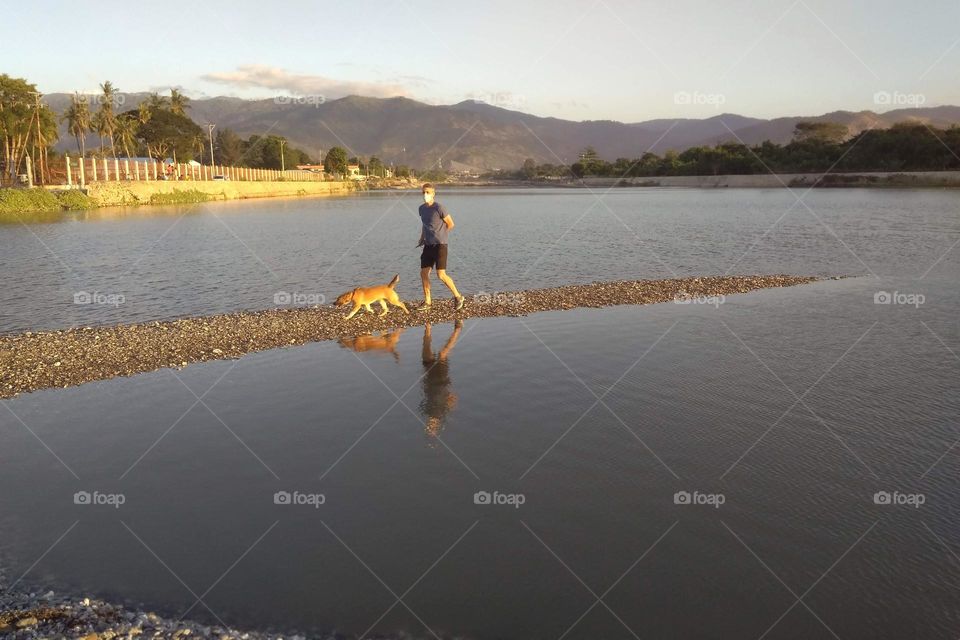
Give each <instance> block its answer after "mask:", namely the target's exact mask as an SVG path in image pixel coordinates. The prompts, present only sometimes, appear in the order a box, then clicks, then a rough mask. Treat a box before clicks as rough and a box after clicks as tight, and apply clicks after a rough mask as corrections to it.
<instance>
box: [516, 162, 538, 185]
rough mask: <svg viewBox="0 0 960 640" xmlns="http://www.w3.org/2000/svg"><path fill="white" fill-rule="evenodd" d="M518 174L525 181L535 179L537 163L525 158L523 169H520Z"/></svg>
mask: <svg viewBox="0 0 960 640" xmlns="http://www.w3.org/2000/svg"><path fill="white" fill-rule="evenodd" d="M520 173H521V174H522V175H523V177H524V178H526V179H527V180H531V179H533V178H535V177H537V161H536V160H534V159H533V158H527V159H526V160H524V161H523V167H521V169H520Z"/></svg>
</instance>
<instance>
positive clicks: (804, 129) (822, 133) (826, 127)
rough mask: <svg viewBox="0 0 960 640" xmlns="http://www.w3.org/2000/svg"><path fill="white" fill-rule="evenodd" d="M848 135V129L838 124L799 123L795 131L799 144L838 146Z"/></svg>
mask: <svg viewBox="0 0 960 640" xmlns="http://www.w3.org/2000/svg"><path fill="white" fill-rule="evenodd" d="M847 135H848V131H847V127H846V126H844V125H842V124H839V123H837V122H798V123H797V125H796V127H794V130H793V139H794V140H796V141H797V142H821V143H827V144H838V143H840V142H843V140H844V138H846V137H847Z"/></svg>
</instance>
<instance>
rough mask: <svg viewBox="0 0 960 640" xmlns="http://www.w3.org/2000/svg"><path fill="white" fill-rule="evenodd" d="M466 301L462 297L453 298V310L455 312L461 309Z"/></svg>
mask: <svg viewBox="0 0 960 640" xmlns="http://www.w3.org/2000/svg"><path fill="white" fill-rule="evenodd" d="M466 301H467V299H466V298H464V297H463V296H460V297H459V298H454V304H453V308H454V309H456V310H457V311H460V309H463V305H464V303H465V302H466Z"/></svg>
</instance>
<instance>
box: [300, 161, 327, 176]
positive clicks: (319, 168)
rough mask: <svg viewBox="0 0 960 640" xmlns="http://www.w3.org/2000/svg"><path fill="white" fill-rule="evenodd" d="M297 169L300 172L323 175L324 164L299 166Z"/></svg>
mask: <svg viewBox="0 0 960 640" xmlns="http://www.w3.org/2000/svg"><path fill="white" fill-rule="evenodd" d="M297 169H299V170H300V171H310V172H311V173H319V174H321V175H322V174H323V172H324V168H323V165H322V164H298V165H297Z"/></svg>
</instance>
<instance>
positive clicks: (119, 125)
mask: <svg viewBox="0 0 960 640" xmlns="http://www.w3.org/2000/svg"><path fill="white" fill-rule="evenodd" d="M115 126H116V130H115V134H116V137H117V141H118V142H119V143H120V146H121V147H122V148H123V152H124V154H125V155H126V157H128V158H130V157H132V154H131V152H130V150H131V149H133V150H134V151H135V150H136V148H137V132H138V130H139V129H140V123H139V121H138V120H137V113H136V112H135V111H128V112H126V113H122V114H120V115H119V116H117V122H116V125H115Z"/></svg>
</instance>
